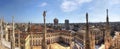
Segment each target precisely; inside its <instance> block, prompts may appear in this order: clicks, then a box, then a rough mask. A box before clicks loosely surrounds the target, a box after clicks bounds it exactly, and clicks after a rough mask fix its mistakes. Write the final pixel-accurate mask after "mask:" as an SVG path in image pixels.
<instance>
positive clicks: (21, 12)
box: [0, 0, 120, 23]
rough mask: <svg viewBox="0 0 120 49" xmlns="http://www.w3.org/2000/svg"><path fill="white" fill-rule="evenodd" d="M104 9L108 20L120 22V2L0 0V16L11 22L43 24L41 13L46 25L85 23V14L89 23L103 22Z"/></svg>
mask: <svg viewBox="0 0 120 49" xmlns="http://www.w3.org/2000/svg"><path fill="white" fill-rule="evenodd" d="M106 9H109V18H110V19H109V20H110V21H112V22H116V21H120V0H0V16H4V19H5V20H6V21H7V22H11V16H15V22H29V21H30V22H33V23H43V16H42V13H43V11H44V10H46V11H47V15H46V19H47V23H53V19H54V18H57V19H59V22H60V23H64V20H65V19H69V21H70V23H81V22H85V13H86V12H88V14H89V22H105V21H106V20H105V19H106Z"/></svg>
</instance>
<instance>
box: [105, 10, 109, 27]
mask: <svg viewBox="0 0 120 49" xmlns="http://www.w3.org/2000/svg"><path fill="white" fill-rule="evenodd" d="M106 13H107V17H106V22H107V25H109V17H108V9H106Z"/></svg>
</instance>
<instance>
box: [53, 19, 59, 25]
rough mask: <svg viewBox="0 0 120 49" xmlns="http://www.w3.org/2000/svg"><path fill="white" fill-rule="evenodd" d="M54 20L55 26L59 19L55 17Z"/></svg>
mask: <svg viewBox="0 0 120 49" xmlns="http://www.w3.org/2000/svg"><path fill="white" fill-rule="evenodd" d="M53 21H54V26H57V25H58V22H59V20H58V19H57V18H55V19H54V20H53Z"/></svg>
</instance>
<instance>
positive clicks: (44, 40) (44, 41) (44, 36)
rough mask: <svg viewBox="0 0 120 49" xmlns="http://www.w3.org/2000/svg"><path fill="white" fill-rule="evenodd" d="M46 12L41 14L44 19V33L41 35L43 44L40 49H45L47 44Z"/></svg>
mask: <svg viewBox="0 0 120 49" xmlns="http://www.w3.org/2000/svg"><path fill="white" fill-rule="evenodd" d="M45 17H46V11H44V12H43V18H44V33H43V39H42V40H43V44H42V49H47V43H46V32H47V31H46V19H45Z"/></svg>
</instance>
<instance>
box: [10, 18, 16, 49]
mask: <svg viewBox="0 0 120 49" xmlns="http://www.w3.org/2000/svg"><path fill="white" fill-rule="evenodd" d="M11 36H12V37H11V49H15V32H14V16H13V17H12V33H11Z"/></svg>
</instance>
